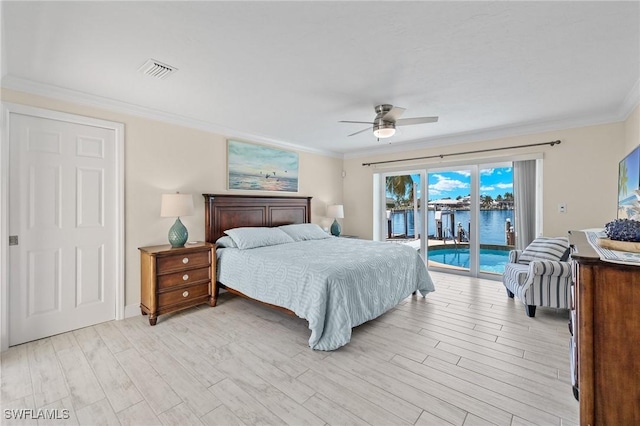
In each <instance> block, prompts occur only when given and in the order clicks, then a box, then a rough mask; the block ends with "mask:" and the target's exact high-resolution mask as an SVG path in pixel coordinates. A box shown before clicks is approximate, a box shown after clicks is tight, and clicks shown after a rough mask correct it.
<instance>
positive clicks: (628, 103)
mask: <svg viewBox="0 0 640 426" xmlns="http://www.w3.org/2000/svg"><path fill="white" fill-rule="evenodd" d="M638 105H640V78H639V79H638V80H637V81H636V84H634V85H633V87H632V88H631V90H630V91H629V93H628V94H627V96H626V97H625V98H624V101H622V104H621V105H620V109H619V111H618V115H619V116H620V117H621V120H622V121H624V120H626V119H627V118H629V115H631V113H632V112H633V110H634V109H636V107H637V106H638Z"/></svg>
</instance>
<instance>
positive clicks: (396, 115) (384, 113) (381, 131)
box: [340, 104, 438, 139]
mask: <svg viewBox="0 0 640 426" xmlns="http://www.w3.org/2000/svg"><path fill="white" fill-rule="evenodd" d="M375 109H376V118H374V119H373V121H372V122H370V121H340V123H360V124H371V125H372V127H367V128H366V129H364V130H360V131H357V132H355V133H351V134H350V135H349V136H354V135H357V134H358V133H362V132H366V131H367V130H373V135H374V136H375V137H376V138H378V139H383V138H390V137H391V136H393V135H394V134H395V133H396V126H409V125H412V124H424V123H435V122H436V121H438V117H414V118H400V116H401V115H402V113H404V111H405V108H400V107H397V106H393V105H389V104H382V105H378V106H376V108H375Z"/></svg>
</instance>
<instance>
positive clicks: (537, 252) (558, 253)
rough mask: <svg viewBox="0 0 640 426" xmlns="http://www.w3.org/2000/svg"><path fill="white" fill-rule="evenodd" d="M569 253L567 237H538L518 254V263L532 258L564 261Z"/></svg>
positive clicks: (526, 261)
mask: <svg viewBox="0 0 640 426" xmlns="http://www.w3.org/2000/svg"><path fill="white" fill-rule="evenodd" d="M568 253H569V239H568V238H565V237H555V238H553V237H538V238H536V239H535V240H533V242H532V243H531V244H529V245H528V246H527V248H525V249H524V250H523V251H522V254H520V257H519V258H518V263H524V264H528V263H529V262H531V261H534V260H556V261H560V260H562V261H564V260H566V256H567V255H568Z"/></svg>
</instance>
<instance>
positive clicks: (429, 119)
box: [396, 117, 438, 126]
mask: <svg viewBox="0 0 640 426" xmlns="http://www.w3.org/2000/svg"><path fill="white" fill-rule="evenodd" d="M437 121H438V117H414V118H401V119H400V120H396V126H409V125H411V124H424V123H435V122H437Z"/></svg>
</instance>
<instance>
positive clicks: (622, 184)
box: [618, 161, 629, 197]
mask: <svg viewBox="0 0 640 426" xmlns="http://www.w3.org/2000/svg"><path fill="white" fill-rule="evenodd" d="M628 182H629V177H628V176H627V163H626V161H623V162H621V163H620V173H619V174H618V195H619V196H622V197H624V196H625V195H627V183H628Z"/></svg>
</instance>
